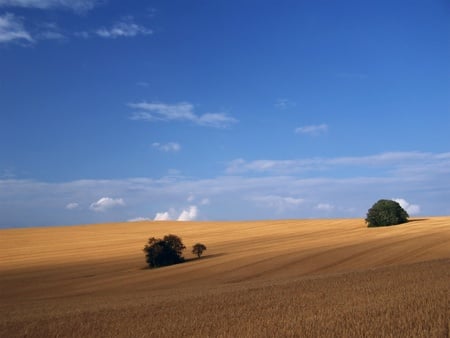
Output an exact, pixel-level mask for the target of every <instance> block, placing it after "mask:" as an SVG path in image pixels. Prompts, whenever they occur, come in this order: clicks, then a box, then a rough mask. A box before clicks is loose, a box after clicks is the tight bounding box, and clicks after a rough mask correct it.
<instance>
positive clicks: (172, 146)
mask: <svg viewBox="0 0 450 338" xmlns="http://www.w3.org/2000/svg"><path fill="white" fill-rule="evenodd" d="M152 147H153V148H156V149H158V150H161V151H165V152H171V151H173V152H177V151H180V149H181V146H180V144H179V143H176V142H169V143H166V144H161V143H159V142H154V143H152Z"/></svg>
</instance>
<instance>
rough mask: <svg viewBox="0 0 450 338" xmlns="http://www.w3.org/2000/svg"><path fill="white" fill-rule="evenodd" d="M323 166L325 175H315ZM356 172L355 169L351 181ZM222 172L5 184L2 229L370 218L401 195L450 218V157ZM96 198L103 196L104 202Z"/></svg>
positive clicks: (410, 207) (390, 157) (317, 162)
mask: <svg viewBox="0 0 450 338" xmlns="http://www.w3.org/2000/svg"><path fill="white" fill-rule="evenodd" d="M286 163H287V165H286ZM292 163H297V164H298V163H308V164H309V165H310V166H311V168H310V169H309V170H311V171H312V173H309V174H308V175H306V176H305V174H304V172H303V170H298V169H296V170H293V168H294V165H293V164H292ZM322 166H325V167H326V170H325V171H324V170H322V171H314V170H313V168H314V167H322ZM341 166H345V168H346V170H348V172H346V174H345V175H344V176H342V175H341V174H340V171H339V170H338V169H339V168H340V167H341ZM373 166H375V167H376V168H377V170H376V174H374V173H373V171H370V170H369V173H371V174H367V175H361V172H362V171H361V167H362V168H369V169H371V168H372V167H373ZM354 168H357V169H358V170H356V171H355V172H353V174H352V170H353V169H354ZM380 168H381V169H383V170H379V169H380ZM224 169H225V172H226V174H224V175H221V176H216V177H212V178H192V177H184V176H182V175H178V176H167V177H161V178H159V179H153V178H129V179H114V180H78V181H70V182H57V183H50V182H39V181H34V180H21V179H3V180H0V213H1V214H2V216H3V217H2V220H1V224H0V227H14V226H30V225H31V226H32V225H56V224H77V223H92V222H107V221H124V220H128V219H134V218H137V217H144V218H146V219H154V220H168V219H171V220H194V219H195V220H206V219H210V220H233V219H264V218H273V217H277V218H311V217H365V214H366V212H367V210H368V209H369V208H370V206H371V205H373V203H374V202H376V201H377V200H378V199H380V198H391V196H400V197H396V200H397V201H399V203H400V204H402V206H403V207H404V208H405V209H406V210H407V211H408V213H410V214H411V215H419V214H426V215H446V214H450V205H449V204H448V203H447V201H448V200H450V189H449V188H447V187H449V186H450V154H449V153H419V152H410V153H384V154H378V155H371V156H361V157H338V158H321V159H315V158H313V159H300V160H295V161H288V162H282V161H270V162H269V165H267V164H264V163H261V162H258V161H244V162H243V163H239V164H238V166H237V167H236V164H234V167H233V170H232V171H231V172H232V173H230V170H229V169H230V166H228V167H226V168H224ZM261 170H262V172H263V175H261ZM334 170H337V171H334ZM236 173H241V174H245V175H237V174H236ZM337 173H339V174H337ZM99 195H100V196H103V197H102V198H100V199H99V198H98V196H99ZM111 196H120V198H118V197H116V198H113V197H111ZM24 201H26V202H24ZM92 201H94V202H92ZM125 201H126V203H125ZM187 202H188V203H189V205H190V206H189V207H186V203H187ZM199 206H201V209H202V212H201V214H200V212H199ZM161 210H165V211H161ZM152 215H153V216H152Z"/></svg>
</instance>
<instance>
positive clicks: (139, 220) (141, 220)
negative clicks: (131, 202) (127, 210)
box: [127, 217, 151, 222]
mask: <svg viewBox="0 0 450 338" xmlns="http://www.w3.org/2000/svg"><path fill="white" fill-rule="evenodd" d="M148 221H151V219H150V218H147V217H135V218H132V219H129V220H128V221H127V222H148Z"/></svg>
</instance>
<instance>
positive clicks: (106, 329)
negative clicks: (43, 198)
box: [0, 217, 450, 337]
mask: <svg viewBox="0 0 450 338" xmlns="http://www.w3.org/2000/svg"><path fill="white" fill-rule="evenodd" d="M170 233H172V234H176V235H178V236H180V237H181V238H182V240H183V242H184V244H185V245H186V246H187V248H188V249H187V250H186V252H185V258H186V259H187V261H186V262H185V263H182V264H178V265H174V266H170V267H164V268H159V269H153V270H150V269H147V268H146V264H145V259H144V258H145V257H144V253H143V252H142V249H143V247H144V245H145V244H146V241H147V239H148V238H149V237H152V236H154V237H163V236H164V235H166V234H170ZM196 242H201V243H204V244H205V245H206V246H207V248H208V250H207V251H206V252H205V253H204V256H203V257H202V258H200V259H197V258H195V257H194V255H192V254H191V253H190V250H189V249H190V248H191V247H192V245H193V244H195V243H196ZM449 288H450V217H429V218H423V219H412V220H411V221H410V222H408V223H406V224H402V225H398V226H392V227H384V228H367V227H366V225H365V224H364V221H363V220H361V219H322V220H318V219H317V220H316V219H315V220H273V221H269V220H268V221H252V222H251V221H246V222H136V223H110V224H95V225H83V226H70V227H42V228H26V229H6V230H0V311H1V312H0V314H1V317H0V337H449V330H450V319H449V291H450V290H449Z"/></svg>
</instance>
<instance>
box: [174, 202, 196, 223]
mask: <svg viewBox="0 0 450 338" xmlns="http://www.w3.org/2000/svg"><path fill="white" fill-rule="evenodd" d="M197 215H198V208H197V207H196V206H195V205H191V206H190V207H189V208H188V209H185V210H183V211H182V212H181V214H180V216H178V219H177V221H193V220H195V219H196V218H197Z"/></svg>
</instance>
